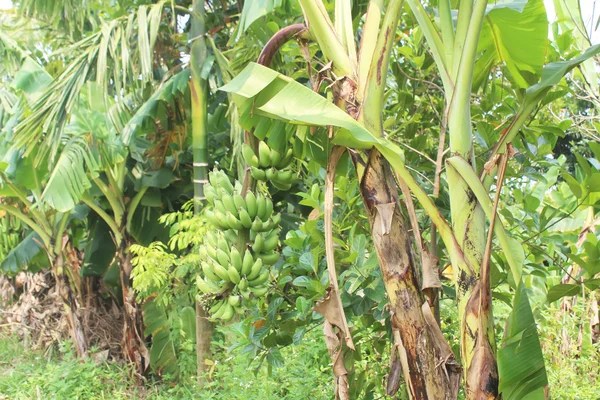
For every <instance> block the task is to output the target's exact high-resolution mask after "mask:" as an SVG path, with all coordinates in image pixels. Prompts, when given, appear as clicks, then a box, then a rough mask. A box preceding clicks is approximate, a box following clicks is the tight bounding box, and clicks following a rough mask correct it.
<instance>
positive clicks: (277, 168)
mask: <svg viewBox="0 0 600 400" xmlns="http://www.w3.org/2000/svg"><path fill="white" fill-rule="evenodd" d="M242 155H243V157H244V160H245V161H246V164H248V165H249V166H250V174H251V175H252V177H253V178H254V179H256V180H258V181H263V182H270V183H271V184H272V185H273V186H274V187H275V188H277V189H279V190H289V189H290V188H291V187H292V185H293V184H294V183H295V182H296V181H297V179H298V177H297V176H296V175H294V173H293V171H292V170H291V169H286V168H287V167H288V166H289V165H290V164H291V162H292V160H293V159H294V152H293V150H292V149H291V148H290V149H288V150H287V152H286V153H285V154H281V153H279V152H278V151H276V150H274V149H271V148H269V146H268V145H267V144H266V143H265V142H264V141H259V142H258V154H256V153H255V152H254V150H253V149H252V147H250V146H249V145H248V144H246V143H244V145H243V146H242Z"/></svg>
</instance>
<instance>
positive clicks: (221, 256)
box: [217, 249, 229, 276]
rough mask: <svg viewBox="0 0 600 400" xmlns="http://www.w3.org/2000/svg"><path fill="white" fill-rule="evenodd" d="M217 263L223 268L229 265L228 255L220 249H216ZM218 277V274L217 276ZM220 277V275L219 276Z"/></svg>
mask: <svg viewBox="0 0 600 400" xmlns="http://www.w3.org/2000/svg"><path fill="white" fill-rule="evenodd" d="M217 261H218V262H219V264H221V265H222V266H223V267H224V266H226V265H229V255H228V254H227V253H226V252H224V251H223V250H221V249H217ZM217 275H219V274H217ZM219 276H220V275H219Z"/></svg>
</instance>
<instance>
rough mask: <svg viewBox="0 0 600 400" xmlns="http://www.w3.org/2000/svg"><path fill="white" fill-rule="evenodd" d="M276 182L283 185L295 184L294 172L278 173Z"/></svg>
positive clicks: (284, 171)
mask: <svg viewBox="0 0 600 400" xmlns="http://www.w3.org/2000/svg"><path fill="white" fill-rule="evenodd" d="M274 180H276V181H277V182H279V183H282V184H288V183H293V182H294V173H293V172H292V170H283V171H277V176H276V177H275V179H274Z"/></svg>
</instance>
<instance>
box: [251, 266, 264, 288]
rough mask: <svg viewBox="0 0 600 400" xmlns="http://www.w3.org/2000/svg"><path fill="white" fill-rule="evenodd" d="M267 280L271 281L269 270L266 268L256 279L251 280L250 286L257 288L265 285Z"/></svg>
mask: <svg viewBox="0 0 600 400" xmlns="http://www.w3.org/2000/svg"><path fill="white" fill-rule="evenodd" d="M267 279H269V270H268V269H267V268H265V269H264V271H262V272H261V273H260V275H259V276H258V277H257V278H256V279H252V280H249V281H248V285H250V287H256V286H259V285H262V284H263V283H265V282H266V281H267Z"/></svg>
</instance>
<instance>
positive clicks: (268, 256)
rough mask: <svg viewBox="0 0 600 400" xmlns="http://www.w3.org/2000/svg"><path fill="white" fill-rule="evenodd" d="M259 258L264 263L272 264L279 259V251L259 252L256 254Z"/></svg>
mask: <svg viewBox="0 0 600 400" xmlns="http://www.w3.org/2000/svg"><path fill="white" fill-rule="evenodd" d="M256 257H257V258H260V259H261V260H262V262H263V264H265V265H273V264H275V263H276V262H277V260H279V253H278V252H276V251H274V252H272V253H261V254H257V255H256Z"/></svg>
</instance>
